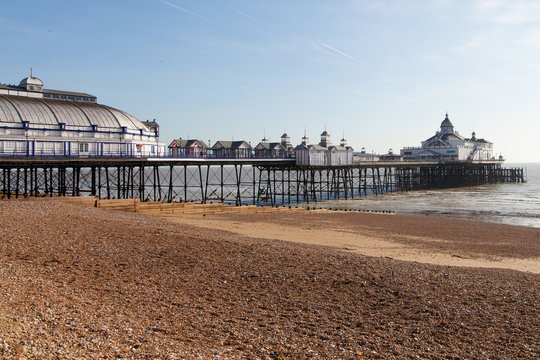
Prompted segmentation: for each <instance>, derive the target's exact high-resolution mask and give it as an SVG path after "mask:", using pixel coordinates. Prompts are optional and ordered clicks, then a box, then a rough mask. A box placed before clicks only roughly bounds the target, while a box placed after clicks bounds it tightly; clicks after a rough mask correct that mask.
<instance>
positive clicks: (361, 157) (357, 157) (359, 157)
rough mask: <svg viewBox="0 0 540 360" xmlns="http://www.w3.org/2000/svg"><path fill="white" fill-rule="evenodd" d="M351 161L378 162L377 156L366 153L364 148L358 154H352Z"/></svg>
mask: <svg viewBox="0 0 540 360" xmlns="http://www.w3.org/2000/svg"><path fill="white" fill-rule="evenodd" d="M353 160H354V163H361V162H366V161H378V160H379V154H375V153H367V152H366V148H362V150H361V151H360V152H354V153H353Z"/></svg>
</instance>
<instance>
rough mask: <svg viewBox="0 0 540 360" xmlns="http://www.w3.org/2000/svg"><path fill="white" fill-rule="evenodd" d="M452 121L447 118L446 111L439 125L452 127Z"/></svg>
mask: <svg viewBox="0 0 540 360" xmlns="http://www.w3.org/2000/svg"><path fill="white" fill-rule="evenodd" d="M453 126H454V125H452V122H451V121H450V119H449V118H448V113H446V117H445V118H444V120H443V122H442V123H441V127H453Z"/></svg>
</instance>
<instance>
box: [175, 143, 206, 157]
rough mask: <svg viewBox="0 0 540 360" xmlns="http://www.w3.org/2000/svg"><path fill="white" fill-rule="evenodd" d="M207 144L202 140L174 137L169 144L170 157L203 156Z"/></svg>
mask: <svg viewBox="0 0 540 360" xmlns="http://www.w3.org/2000/svg"><path fill="white" fill-rule="evenodd" d="M207 151H208V145H206V144H205V143H204V141H202V140H197V139H192V140H184V139H175V140H173V141H172V142H171V144H170V145H169V153H170V155H171V156H172V157H205V156H206V153H207Z"/></svg>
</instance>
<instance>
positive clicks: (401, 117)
mask: <svg viewBox="0 0 540 360" xmlns="http://www.w3.org/2000/svg"><path fill="white" fill-rule="evenodd" d="M0 38H1V39H2V41H1V44H2V46H1V48H2V61H1V62H0V82H2V83H9V84H18V82H19V81H20V80H21V79H22V78H23V77H26V76H28V74H29V68H30V67H32V68H33V71H34V75H35V76H37V77H39V78H40V79H41V80H43V82H44V84H45V87H46V88H50V89H61V90H72V91H82V92H88V93H90V94H92V95H95V96H97V97H98V101H99V102H100V103H102V104H106V105H109V106H113V107H116V108H119V109H122V110H124V111H127V112H129V113H131V114H133V115H135V116H136V117H138V118H139V119H141V120H146V119H154V118H155V119H157V121H158V122H159V124H160V126H161V139H162V141H163V142H165V143H167V144H168V143H169V142H170V141H171V140H172V139H173V138H178V137H182V138H187V137H188V136H189V137H190V138H200V139H202V140H205V141H207V140H209V139H210V140H211V141H212V143H213V142H214V141H215V140H218V139H219V140H229V139H231V138H233V137H234V139H236V140H240V139H247V140H249V141H251V142H252V144H254V145H255V144H257V143H258V142H259V141H260V139H261V138H262V137H263V135H264V133H265V132H266V135H267V137H268V138H269V139H270V140H272V141H279V137H280V136H281V134H282V133H283V132H285V131H286V132H287V133H288V134H289V135H290V136H291V141H292V142H293V143H295V144H296V143H299V142H300V140H301V137H302V136H303V134H304V129H305V131H306V133H307V135H308V137H309V138H310V141H311V142H318V141H319V136H320V133H321V132H322V131H323V130H324V128H325V126H326V129H327V130H328V131H329V132H330V133H331V134H332V140H333V141H334V142H338V141H339V139H341V137H342V135H343V132H345V137H346V138H347V139H348V141H349V144H350V145H352V146H354V148H355V149H356V150H360V148H362V147H365V148H366V149H367V150H368V151H371V150H374V151H375V152H380V153H386V152H387V151H388V149H389V148H393V149H394V151H398V150H399V149H400V148H401V147H403V146H417V145H419V144H420V141H421V140H424V139H426V138H428V137H430V136H431V135H433V134H434V133H435V131H436V130H438V129H439V126H440V123H441V121H442V120H443V118H444V114H445V112H446V111H448V113H449V115H450V119H451V120H452V122H453V123H454V126H455V129H456V130H457V131H459V132H460V133H461V134H462V135H465V136H470V133H471V132H472V131H473V130H474V131H476V133H477V136H478V137H484V138H486V139H487V140H490V141H492V142H494V146H495V152H496V154H497V155H498V154H499V153H502V154H503V155H505V156H506V158H507V159H508V161H540V153H539V151H538V146H537V144H538V143H539V142H540V141H539V137H540V136H539V135H540V125H539V124H540V121H539V120H540V111H539V109H540V106H539V104H540V1H538V0H530V1H527V0H509V1H504V0H464V1H450V0H433V1H408V0H396V1H384V0H373V1H360V0H357V1H354V0H349V1H345V0H335V1H319V0H309V1H306V0H298V1H281V0H276V1H270V0H249V1H248V0H231V1H227V0H220V1H215V0H208V1H201V0H198V1H195V0H138V1H135V0H133V1H131V0H130V1H127V0H115V1H101V0H94V1H67V0H65V1H60V0H48V1H41V0H39V1H38V0H34V1H31V0H18V1H2V2H1V4H0Z"/></svg>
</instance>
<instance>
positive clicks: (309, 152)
mask: <svg viewBox="0 0 540 360" xmlns="http://www.w3.org/2000/svg"><path fill="white" fill-rule="evenodd" d="M353 151H354V150H353V148H352V147H351V146H347V142H346V140H345V139H342V140H341V144H340V145H339V146H333V145H332V142H331V141H330V134H329V133H328V132H327V131H326V130H325V131H324V132H323V133H322V134H321V142H320V143H319V144H318V145H310V144H308V139H307V137H305V136H304V137H303V138H302V143H301V144H300V145H298V146H297V147H296V164H297V165H302V166H338V165H352V164H353Z"/></svg>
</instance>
